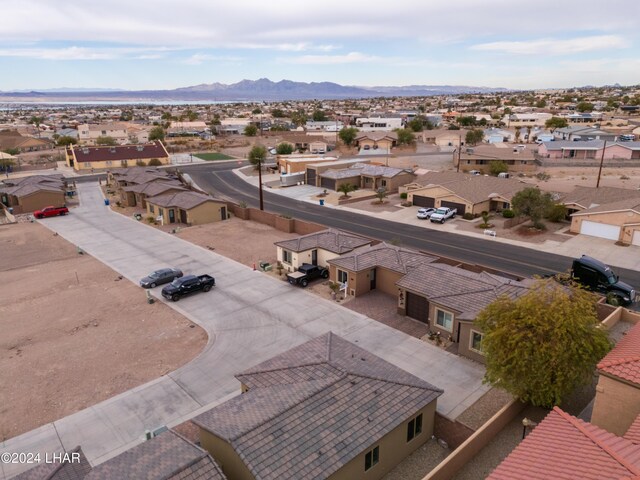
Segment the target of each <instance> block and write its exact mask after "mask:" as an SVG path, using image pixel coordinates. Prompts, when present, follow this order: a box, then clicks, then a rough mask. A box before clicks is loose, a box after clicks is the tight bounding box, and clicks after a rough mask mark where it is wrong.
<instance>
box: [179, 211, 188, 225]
mask: <svg viewBox="0 0 640 480" xmlns="http://www.w3.org/2000/svg"><path fill="white" fill-rule="evenodd" d="M180 223H188V222H187V211H186V210H182V209H180Z"/></svg>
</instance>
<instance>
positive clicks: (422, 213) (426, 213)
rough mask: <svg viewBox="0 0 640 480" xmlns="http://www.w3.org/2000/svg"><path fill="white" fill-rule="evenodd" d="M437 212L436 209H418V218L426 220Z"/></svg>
mask: <svg viewBox="0 0 640 480" xmlns="http://www.w3.org/2000/svg"><path fill="white" fill-rule="evenodd" d="M435 211H436V209H435V208H419V209H418V213H417V215H416V216H417V217H418V218H419V219H420V220H425V219H427V218H429V217H431V214H432V213H434V212H435Z"/></svg>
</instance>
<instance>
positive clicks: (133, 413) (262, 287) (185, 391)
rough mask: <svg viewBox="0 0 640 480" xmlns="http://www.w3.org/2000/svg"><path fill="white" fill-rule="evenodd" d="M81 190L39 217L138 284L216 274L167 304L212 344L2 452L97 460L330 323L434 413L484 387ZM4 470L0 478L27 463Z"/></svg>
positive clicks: (459, 404)
mask: <svg viewBox="0 0 640 480" xmlns="http://www.w3.org/2000/svg"><path fill="white" fill-rule="evenodd" d="M78 191H79V195H80V201H81V205H80V207H78V208H76V209H74V210H72V212H71V215H68V216H65V217H57V218H51V219H45V220H42V223H43V224H44V225H46V226H47V227H48V228H50V229H52V230H54V231H56V232H58V233H59V234H60V235H61V236H63V237H64V238H66V239H67V240H69V241H70V242H72V243H73V244H75V245H79V246H80V247H81V248H82V249H84V250H85V251H86V252H87V253H89V254H91V255H93V256H94V257H95V258H97V259H98V260H100V261H102V262H104V263H105V264H106V265H108V266H110V267H111V268H113V269H114V270H116V271H117V272H119V273H120V274H122V275H123V276H124V277H126V278H127V279H129V280H131V281H133V282H136V283H137V280H138V279H139V278H140V277H142V276H144V275H145V274H147V273H148V272H149V271H151V270H153V269H155V268H157V267H160V266H165V265H171V266H176V267H180V268H182V269H183V270H185V271H187V272H190V273H191V272H193V273H212V274H213V275H214V276H215V277H216V283H217V286H216V287H215V288H214V290H212V291H211V292H209V293H202V294H199V295H195V296H193V297H189V298H184V299H182V300H180V301H179V302H177V303H170V305H171V307H173V308H175V309H176V310H178V311H179V312H181V313H182V314H184V315H185V316H187V317H188V318H189V319H191V320H192V321H193V322H195V323H197V324H199V325H200V326H202V327H203V328H204V329H205V330H206V331H207V333H208V334H209V342H208V344H207V346H206V347H205V349H204V351H203V352H202V353H201V354H200V355H199V356H198V357H197V358H196V359H194V360H193V361H192V362H190V363H189V364H187V365H185V366H184V367H182V368H180V369H178V370H176V371H175V372H172V373H170V374H168V375H166V376H163V377H161V378H158V379H156V380H154V381H151V382H149V383H147V384H144V385H141V386H139V387H137V388H135V389H133V390H130V391H127V392H125V393H123V394H121V395H118V396H116V397H113V398H111V399H109V400H106V401H104V402H101V403H99V404H97V405H94V406H93V407H90V408H87V409H85V410H82V411H80V412H77V413H75V414H73V415H70V416H68V417H65V418H62V419H60V420H58V421H56V422H54V423H51V424H47V425H44V426H43V427H40V428H38V429H36V430H34V431H31V432H27V433H25V434H24V435H20V436H18V437H15V438H12V439H9V440H7V441H6V442H3V443H2V445H0V453H2V452H41V453H43V454H44V453H47V452H49V453H51V452H55V451H60V450H61V449H62V448H65V449H71V448H73V447H75V446H76V445H81V446H82V448H83V451H84V452H85V454H86V455H87V457H88V459H89V460H90V461H91V463H92V464H97V463H101V462H103V461H105V460H107V459H109V458H111V457H113V456H114V455H117V454H118V453H120V452H121V451H123V450H125V449H127V448H130V447H131V446H133V445H135V444H137V443H139V442H141V441H142V440H143V438H144V431H145V430H147V429H154V428H157V427H158V426H161V425H168V426H173V425H176V424H178V423H181V422H182V421H185V420H187V419H189V418H191V417H193V416H195V415H196V414H198V413H200V412H202V411H204V410H206V409H208V408H210V407H211V406H213V405H215V404H217V403H219V402H220V401H223V400H225V399H227V398H229V397H230V396H233V395H235V394H237V393H238V392H239V387H240V384H239V382H238V381H237V380H235V378H234V377H233V375H234V374H236V373H238V372H240V371H242V370H244V369H246V368H248V367H250V366H252V365H255V364H256V363H258V362H261V361H263V360H266V359H267V358H269V357H271V356H273V355H276V354H278V353H281V352H283V351H284V350H287V349H289V348H291V347H293V346H296V345H299V344H301V343H303V342H305V341H307V340H309V339H310V338H313V337H316V336H318V335H321V334H323V333H326V332H327V331H329V330H332V331H333V332H335V333H336V334H338V335H341V336H343V337H345V338H347V339H348V340H350V341H352V342H355V343H357V344H358V345H360V346H362V347H364V348H366V349H368V350H370V351H372V352H375V353H376V354H377V355H380V356H381V357H382V358H384V359H386V360H388V361H390V362H392V363H394V364H395V365H398V366H399V367H401V368H404V369H406V370H407V371H410V372H411V373H413V374H415V375H417V376H418V377H420V378H422V379H424V380H426V381H428V382H431V383H432V384H434V385H436V386H438V387H440V388H442V389H444V391H445V393H444V395H442V396H441V397H440V398H439V399H438V411H439V412H440V413H442V414H444V415H447V416H449V417H450V418H455V417H456V416H457V415H459V414H460V413H462V411H464V410H465V409H466V408H467V407H468V406H469V405H471V404H472V403H474V402H475V400H477V399H478V398H479V397H480V396H481V395H482V394H483V393H484V392H485V391H486V390H487V387H486V386H485V385H482V377H483V375H484V368H483V367H482V366H480V365H479V364H476V363H474V362H471V361H469V360H467V359H464V358H460V357H458V356H456V355H452V354H449V353H448V352H445V351H444V350H442V349H439V348H437V347H434V346H432V345H429V344H426V343H424V342H421V341H419V340H417V339H415V338H412V337H409V336H407V335H405V334H404V333H402V332H399V331H397V330H394V329H392V328H389V327H387V326H385V325H383V324H380V323H378V322H376V321H374V320H371V319H369V318H367V317H365V316H363V315H360V314H357V313H355V312H353V311H351V310H348V309H345V308H344V307H342V306H340V305H337V304H336V303H334V302H330V301H327V300H323V299H321V298H319V297H317V296H315V295H313V294H311V293H308V292H306V291H304V290H302V289H297V288H294V287H291V286H290V285H289V284H287V283H286V282H282V281H278V280H276V279H273V278H272V277H269V276H266V275H264V274H262V273H260V272H254V271H252V269H250V268H248V267H246V266H244V265H241V264H239V263H237V262H235V261H233V260H230V259H227V258H225V257H222V256H220V255H217V254H215V253H213V252H210V251H208V250H205V249H203V248H200V247H198V246H195V245H193V244H191V243H188V242H186V241H184V240H181V239H179V238H177V237H175V236H172V235H170V234H166V233H162V232H160V231H159V230H157V229H155V228H152V227H150V226H148V225H145V224H143V223H140V222H136V221H134V220H131V219H129V218H126V217H124V216H122V215H120V214H118V213H114V212H112V211H111V210H110V209H108V208H107V207H105V206H104V202H103V199H102V196H101V193H100V191H99V189H98V186H97V184H96V183H79V184H78ZM249 241H250V239H249ZM154 293H155V294H159V291H158V289H156V291H155V292H154ZM140 301H141V302H144V301H145V296H144V293H143V291H142V290H141V291H140ZM122 314H124V315H126V312H122ZM115 340H116V341H117V339H115ZM107 361H108V360H107ZM81 380H82V379H79V381H81ZM1 468H2V469H1V470H0V478H8V477H10V476H12V475H14V474H16V473H19V471H22V470H24V468H22V467H20V466H17V465H9V466H8V465H2V467H1Z"/></svg>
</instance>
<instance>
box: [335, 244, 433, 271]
mask: <svg viewBox="0 0 640 480" xmlns="http://www.w3.org/2000/svg"><path fill="white" fill-rule="evenodd" d="M435 260H436V257H432V256H429V255H425V254H424V253H419V252H416V251H414V250H407V249H404V248H400V247H396V246H394V245H389V244H387V243H384V242H383V243H380V244H378V245H374V246H364V247H360V248H357V249H355V250H353V251H352V252H350V253H347V254H345V255H341V256H340V257H339V258H333V259H331V260H329V261H328V263H329V264H331V265H335V266H336V267H338V268H341V269H344V270H349V271H352V272H360V271H362V270H368V269H370V268H373V267H384V268H388V269H389V270H393V271H394V272H398V273H407V272H408V271H409V269H410V268H412V267H416V266H418V265H424V264H427V263H431V262H434V261H435Z"/></svg>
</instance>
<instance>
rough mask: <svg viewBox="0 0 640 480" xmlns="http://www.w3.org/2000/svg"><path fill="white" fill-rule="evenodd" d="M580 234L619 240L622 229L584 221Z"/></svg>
mask: <svg viewBox="0 0 640 480" xmlns="http://www.w3.org/2000/svg"><path fill="white" fill-rule="evenodd" d="M580 233H582V234H583V235H591V236H592V237H600V238H608V239H609V240H618V238H619V237H620V227H619V226H617V225H608V224H606V223H598V222H589V221H588V220H583V221H582V225H581V226H580Z"/></svg>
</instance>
